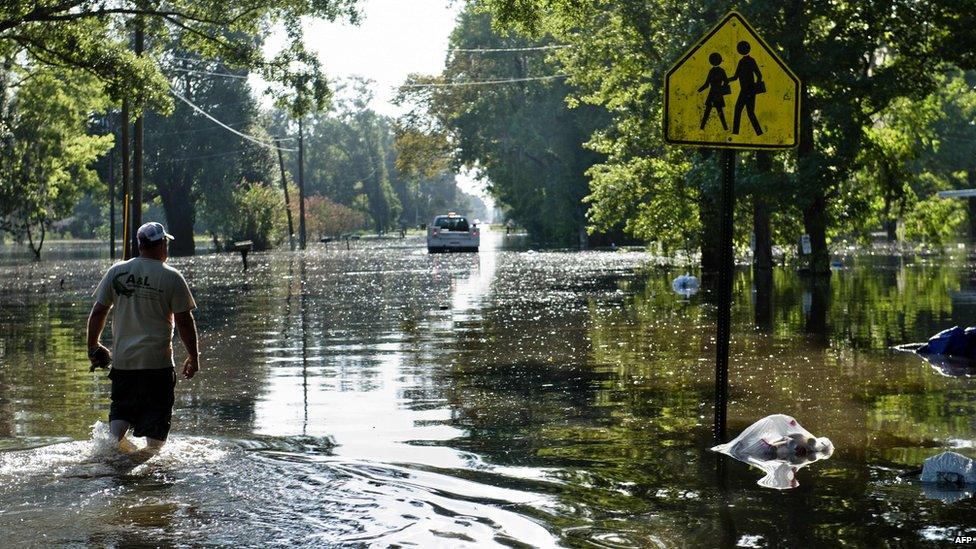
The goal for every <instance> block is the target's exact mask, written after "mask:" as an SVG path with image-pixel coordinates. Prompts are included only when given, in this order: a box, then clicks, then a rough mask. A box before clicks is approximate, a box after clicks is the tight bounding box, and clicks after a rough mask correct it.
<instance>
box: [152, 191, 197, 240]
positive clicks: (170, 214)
mask: <svg viewBox="0 0 976 549" xmlns="http://www.w3.org/2000/svg"><path fill="white" fill-rule="evenodd" d="M186 188H189V186H188V185H186V186H185V185H175V186H174V187H173V188H169V187H165V186H162V185H161V186H160V187H159V198H160V199H161V200H162V202H163V211H164V212H166V228H167V230H168V231H169V232H170V233H171V234H172V235H173V237H174V240H173V241H172V242H170V243H169V253H170V255H173V256H181V255H194V254H195V253H196V243H195V242H194V241H193V223H194V221H196V210H195V209H194V206H193V202H192V201H191V200H190V194H189V193H188V192H185V191H184V190H183V189H186Z"/></svg>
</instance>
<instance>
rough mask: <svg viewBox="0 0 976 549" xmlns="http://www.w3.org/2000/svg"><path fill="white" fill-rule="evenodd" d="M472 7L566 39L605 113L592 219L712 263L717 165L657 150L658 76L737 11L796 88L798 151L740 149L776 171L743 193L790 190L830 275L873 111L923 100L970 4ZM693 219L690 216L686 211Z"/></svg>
mask: <svg viewBox="0 0 976 549" xmlns="http://www.w3.org/2000/svg"><path fill="white" fill-rule="evenodd" d="M478 4H479V5H480V6H481V7H483V8H484V9H486V10H488V11H490V12H491V13H492V14H493V15H494V16H495V17H496V21H498V24H499V25H501V26H504V27H507V28H514V29H517V30H520V31H522V32H524V33H528V34H530V35H535V36H542V35H550V36H553V37H555V38H556V39H557V40H559V41H561V42H565V43H567V44H569V45H571V46H572V47H569V48H564V49H561V50H559V52H558V54H557V55H558V57H559V59H560V61H561V63H562V64H563V66H564V68H565V70H566V71H567V72H568V73H569V74H570V75H571V77H570V79H569V82H570V83H571V84H573V85H574V87H575V90H576V94H575V95H576V97H578V98H579V100H580V101H585V102H590V103H594V104H597V105H603V106H606V107H607V109H608V110H609V111H610V112H611V113H612V116H613V121H612V123H611V124H610V125H608V126H607V127H606V128H603V129H601V130H600V131H598V132H596V133H595V134H594V135H593V136H592V139H591V140H590V145H591V146H593V147H594V148H596V149H597V150H598V151H602V152H605V153H606V154H607V156H608V159H607V161H606V162H605V163H603V164H601V165H599V166H597V167H595V168H594V169H593V170H592V171H591V173H592V174H593V180H592V182H591V190H592V194H591V197H590V200H591V201H592V204H593V211H592V214H591V215H592V218H593V219H594V221H595V222H597V223H598V224H600V223H604V224H605V223H610V222H619V221H626V222H627V223H628V229H629V230H631V231H632V232H634V233H635V234H639V235H641V236H644V237H646V238H652V239H655V240H656V239H659V238H666V237H664V236H661V235H669V234H670V235H682V234H689V233H692V234H698V235H700V237H701V238H700V242H701V245H702V254H703V262H704V261H705V259H706V258H708V257H713V256H714V252H710V251H709V247H710V246H709V243H710V242H714V239H713V238H710V237H708V235H709V231H710V229H709V224H710V223H711V222H712V220H713V219H714V218H715V216H714V215H713V213H712V208H713V207H714V206H713V205H712V200H710V199H709V197H711V196H714V194H715V193H713V192H712V189H711V188H709V186H708V183H707V182H708V181H714V180H715V179H716V178H717V171H716V170H715V169H714V164H713V162H714V160H713V159H712V158H711V156H710V155H709V154H708V153H707V152H706V153H700V152H697V151H683V150H675V149H672V148H670V147H665V146H664V145H663V143H662V140H661V123H660V120H661V106H662V97H661V92H662V87H663V86H662V82H663V78H664V74H665V72H666V71H667V69H668V67H669V66H670V65H671V63H672V62H673V61H674V60H675V59H677V58H678V56H679V55H680V53H681V52H682V51H684V50H685V49H686V48H687V47H688V44H689V42H690V41H691V40H694V39H696V38H697V37H698V36H700V35H702V34H703V33H704V32H706V31H707V29H708V28H709V27H710V26H711V25H712V24H714V23H715V22H717V21H718V20H719V18H720V17H721V15H722V14H723V13H725V12H726V11H727V10H729V9H731V8H733V7H735V8H736V9H738V10H739V11H741V12H743V13H744V15H745V16H746V17H747V18H748V19H749V20H750V21H751V22H752V23H753V24H754V25H755V26H756V27H757V28H758V29H759V31H760V32H761V33H762V34H763V36H764V37H765V38H766V40H767V41H768V42H769V43H771V44H773V46H774V48H777V49H778V52H779V53H780V55H781V56H782V57H783V58H784V59H785V60H786V62H787V64H788V65H789V66H790V67H791V68H792V69H793V70H794V71H795V72H796V73H797V74H798V75H799V77H800V79H801V81H803V88H802V100H801V104H802V109H801V136H800V145H799V148H798V149H797V150H796V151H791V152H788V153H782V154H779V155H776V156H775V157H774V158H771V159H770V158H768V157H764V156H762V155H756V156H752V155H746V156H745V158H744V161H745V162H747V163H750V164H752V165H753V167H752V168H748V169H754V170H757V171H760V172H763V171H770V172H771V173H770V175H771V176H770V177H766V178H757V179H756V181H757V182H759V183H760V185H761V186H760V187H759V188H758V189H749V188H748V187H746V188H745V190H746V191H750V192H753V193H754V194H755V196H760V197H761V196H763V195H762V193H761V192H760V193H756V190H759V191H761V190H762V186H766V187H767V188H768V187H769V186H770V185H773V186H778V187H779V188H788V189H790V190H792V194H791V196H789V198H788V200H787V201H785V202H787V204H784V205H783V206H782V207H785V208H787V210H788V211H787V212H785V213H787V214H788V213H790V211H794V212H796V214H798V216H799V217H800V218H801V219H802V220H803V225H804V231H805V232H806V233H808V234H809V235H810V237H811V241H812V244H813V252H814V253H813V258H812V262H811V267H812V270H813V272H816V273H823V272H828V271H829V256H828V248H827V239H828V235H829V234H830V232H831V231H832V230H834V229H835V228H836V227H837V226H838V224H839V223H840V222H844V223H845V224H846V223H847V222H848V220H846V219H845V216H847V215H848V214H850V213H851V212H854V213H856V212H858V211H860V207H859V206H858V201H859V200H860V196H859V195H858V193H857V190H856V189H853V188H852V187H851V181H852V174H853V172H854V170H855V169H856V167H857V165H858V164H857V163H858V160H859V154H860V151H861V149H862V148H863V147H864V146H865V140H866V139H867V134H866V129H867V128H869V127H870V126H871V123H872V116H873V115H875V114H876V113H878V112H880V111H881V110H883V109H884V108H885V107H886V106H887V105H888V104H889V103H890V102H891V101H892V100H894V99H895V98H898V97H909V98H919V97H923V96H924V95H925V94H927V93H928V92H929V91H931V90H932V89H933V87H934V78H933V77H934V75H936V74H937V73H938V63H939V61H940V60H941V59H944V58H945V52H946V49H945V42H946V33H949V32H952V29H958V30H960V31H963V29H960V27H959V25H958V20H959V19H960V18H962V19H966V18H968V19H971V18H972V16H971V12H972V8H973V2H972V1H971V0H966V1H964V2H958V3H949V2H943V1H936V0H933V1H924V2H917V1H900V0H877V1H869V2H809V1H801V0H790V1H786V2H767V1H760V0H753V1H747V2H737V3H732V2H726V1H706V2H697V3H686V2H674V1H670V0H657V1H654V2H644V1H630V0H623V1H619V2H612V3H611V2H607V3H580V2H575V1H573V0H554V1H550V0H482V1H480V2H478ZM923 22H924V24H923ZM964 32H967V33H971V32H972V31H971V30H970V31H964ZM966 40H971V37H967V38H966ZM763 179H764V180H765V183H762V182H761V181H762V180H763ZM777 202H779V201H777ZM853 206H857V207H853ZM694 211H697V212H698V215H697V216H696V215H689V214H691V213H692V212H694ZM773 217H774V218H775V212H774V214H773ZM706 263H707V262H706Z"/></svg>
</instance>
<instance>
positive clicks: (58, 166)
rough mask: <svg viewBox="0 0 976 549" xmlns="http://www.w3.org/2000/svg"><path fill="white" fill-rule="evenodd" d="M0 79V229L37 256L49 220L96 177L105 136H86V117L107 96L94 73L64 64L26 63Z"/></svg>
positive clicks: (107, 145) (65, 213)
mask: <svg viewBox="0 0 976 549" xmlns="http://www.w3.org/2000/svg"><path fill="white" fill-rule="evenodd" d="M3 80H4V82H3V83H4V84H5V86H3V89H0V94H2V95H3V96H4V102H3V111H2V113H0V114H2V117H3V119H2V122H3V124H2V128H3V135H2V136H0V137H2V139H0V230H4V231H8V232H11V233H13V235H14V236H15V237H16V238H26V240H27V241H28V243H29V244H30V247H31V249H32V250H33V252H34V256H35V258H36V259H40V258H41V249H42V247H43V245H44V239H45V235H46V233H47V230H48V229H49V228H50V226H51V224H52V223H53V222H54V221H56V220H59V219H62V218H64V217H67V216H68V215H69V214H70V213H71V211H72V209H73V208H74V206H75V204H76V203H77V202H78V201H79V200H80V198H81V197H82V196H83V195H84V193H85V192H86V191H88V190H90V189H93V188H94V187H96V186H97V185H98V183H99V180H98V175H97V174H96V172H95V171H94V169H93V168H92V164H93V163H94V161H95V160H96V159H97V158H98V157H99V156H100V155H102V154H104V153H105V152H106V151H108V149H109V148H111V146H112V137H111V136H97V135H89V134H88V121H89V116H91V115H92V114H93V113H98V112H103V111H104V110H105V109H106V108H107V106H108V97H107V96H106V94H105V92H104V87H103V86H102V84H101V83H100V82H99V81H98V80H96V79H95V78H94V77H92V76H91V75H89V74H85V73H83V72H81V71H76V70H70V69H56V68H50V67H40V66H36V65H28V66H26V67H17V68H16V69H11V70H8V71H6V72H5V74H4V75H3ZM8 94H9V96H8Z"/></svg>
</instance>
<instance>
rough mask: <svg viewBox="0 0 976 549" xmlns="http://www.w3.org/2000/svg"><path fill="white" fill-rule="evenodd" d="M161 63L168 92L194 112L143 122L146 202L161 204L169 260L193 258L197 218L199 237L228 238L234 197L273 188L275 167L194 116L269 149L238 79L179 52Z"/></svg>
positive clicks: (218, 65)
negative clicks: (203, 231) (256, 187)
mask: <svg viewBox="0 0 976 549" xmlns="http://www.w3.org/2000/svg"><path fill="white" fill-rule="evenodd" d="M168 58H169V65H167V67H166V69H165V71H166V72H167V73H168V74H169V80H170V86H171V87H172V89H173V90H174V91H175V92H176V93H178V94H179V95H180V96H181V97H182V98H185V99H186V100H187V101H188V102H189V103H192V104H193V106H191V105H190V104H189V103H186V102H184V101H183V100H178V101H177V102H176V104H175V107H174V109H173V111H172V113H171V114H168V115H167V114H160V113H156V112H150V113H149V114H148V116H147V119H146V125H147V127H148V128H149V130H147V132H146V137H145V143H146V159H145V166H146V180H147V182H149V183H150V184H151V192H149V193H147V195H148V196H150V197H151V196H154V195H155V196H159V198H160V200H161V202H162V205H163V209H164V210H165V212H166V221H167V227H168V228H169V230H170V232H171V233H172V234H173V236H174V237H175V240H174V241H173V243H172V244H171V251H172V253H173V254H174V255H192V254H193V253H194V251H195V245H194V240H193V235H194V228H195V227H196V226H197V220H198V217H199V214H200V213H203V214H204V216H205V219H204V220H203V221H204V223H203V224H202V225H201V226H199V227H197V228H198V229H199V228H202V227H203V226H205V227H207V228H208V229H210V230H211V232H212V233H214V234H221V235H222V236H228V235H226V234H224V233H226V232H227V229H226V228H227V227H229V226H230V225H232V223H231V221H232V220H233V218H234V217H235V216H237V214H238V211H237V208H236V201H235V198H234V197H235V195H234V191H235V189H236V188H237V187H239V186H241V185H245V186H246V185H252V184H271V183H273V182H274V181H276V177H277V176H276V174H277V162H276V157H275V156H274V153H273V151H272V150H270V149H269V148H268V147H267V146H262V145H260V144H257V143H254V142H253V141H250V140H248V139H245V138H243V137H240V136H239V135H236V134H234V133H232V132H231V131H229V130H228V129H226V128H224V127H221V126H220V125H218V124H217V123H216V122H214V121H213V120H212V119H210V118H208V117H207V116H204V115H203V114H202V113H201V111H202V112H205V113H207V114H208V115H210V116H212V117H213V118H215V119H217V120H220V121H222V122H224V123H227V124H228V125H229V126H230V127H231V128H233V129H234V130H236V131H238V132H241V133H244V134H247V135H251V136H255V137H256V138H257V139H258V140H261V141H262V142H264V143H267V144H270V143H271V142H272V140H271V138H270V136H269V135H268V134H267V131H266V130H265V129H264V125H263V123H262V120H261V119H260V117H259V110H258V105H257V101H256V99H255V98H254V97H253V95H252V92H251V88H250V86H249V85H248V83H247V81H246V80H245V79H244V77H245V76H246V75H245V73H244V71H241V70H237V69H233V68H232V67H229V66H227V65H226V64H224V63H222V62H219V61H213V60H206V59H203V58H201V57H199V56H196V55H194V54H192V52H188V51H186V50H180V49H176V50H173V51H172V52H171V53H170V54H169V55H168ZM235 76H236V78H235ZM198 109H199V110H198Z"/></svg>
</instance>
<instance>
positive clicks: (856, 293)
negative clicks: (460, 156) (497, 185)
mask: <svg viewBox="0 0 976 549" xmlns="http://www.w3.org/2000/svg"><path fill="white" fill-rule="evenodd" d="M502 241H503V237H502V236H500V235H496V234H492V233H486V234H485V235H484V237H483V244H482V248H483V249H482V252H481V253H479V254H455V255H433V256H431V255H428V254H427V253H426V249H425V248H424V246H423V242H422V241H421V240H420V239H416V238H408V239H405V240H389V241H379V242H366V241H361V242H354V243H353V244H352V249H351V250H349V251H347V250H346V249H345V247H344V246H343V247H339V248H337V247H333V248H330V249H325V248H322V247H321V245H319V244H316V245H315V246H314V249H312V250H310V251H308V252H306V253H304V254H298V253H294V254H292V253H287V252H275V253H266V254H252V255H251V257H250V265H251V269H250V270H249V271H248V272H247V273H244V274H242V273H241V272H240V260H239V258H238V257H237V256H235V255H231V254H223V255H207V256H198V257H195V258H176V259H172V260H171V263H172V264H173V265H174V266H176V267H177V268H179V269H181V270H182V271H183V273H184V274H185V276H186V278H187V280H188V281H189V283H190V286H191V288H192V289H193V291H194V293H195V296H196V298H197V301H198V303H199V305H200V307H199V309H198V310H197V315H196V316H197V320H198V324H199V328H200V332H201V342H202V346H203V351H202V367H203V370H202V371H201V373H200V374H199V376H198V377H197V378H195V379H193V380H192V381H185V380H181V381H180V382H179V384H178V386H177V402H176V408H175V411H174V427H173V432H172V433H171V436H170V440H169V442H168V444H167V446H166V447H165V449H164V450H163V452H162V454H161V455H159V456H157V457H155V458H153V459H151V460H150V461H148V462H147V463H145V464H143V465H140V466H138V467H136V468H134V469H131V470H119V469H115V468H112V467H109V466H106V465H105V464H104V463H102V462H101V461H100V460H99V459H98V452H97V446H98V444H97V443H98V440H97V439H98V437H97V436H96V437H95V439H94V440H93V435H92V426H93V425H95V424H96V422H98V421H105V420H106V418H107V414H108V397H109V381H108V380H107V378H106V376H105V373H104V372H97V373H89V372H88V366H87V359H86V356H85V341H84V330H85V327H84V322H85V319H86V317H87V313H88V310H89V309H90V306H91V300H90V298H89V295H90V293H91V291H92V289H93V287H94V285H95V284H96V282H97V280H98V278H99V276H100V274H101V272H102V271H103V270H104V269H105V268H107V267H108V266H109V264H110V262H109V261H108V260H107V259H97V260H94V259H90V258H89V259H84V258H83V256H84V254H80V253H76V252H72V253H67V252H65V253H63V254H61V255H59V253H60V252H57V251H56V252H55V253H54V254H52V256H51V258H50V259H48V260H46V261H44V262H41V263H31V262H29V261H27V260H26V259H24V258H23V257H22V256H19V255H17V254H13V253H8V254H0V255H2V256H3V259H2V264H0V546H3V547H9V546H11V545H12V544H15V543H16V544H18V545H23V544H27V545H35V546H49V545H98V546H101V545H125V544H132V543H148V544H152V545H159V546H175V545H235V546H262V547H265V546H293V545H309V546H333V545H351V546H389V545H400V546H416V547H437V546H442V547H463V546H491V545H503V546H532V547H550V546H571V547H572V546H589V547H593V546H596V547H631V546H641V547H648V546H662V547H675V546H720V545H723V546H735V545H739V546H744V547H767V546H813V545H844V544H846V545H855V546H878V545H894V546H900V545H915V544H918V543H922V542H933V543H935V542H940V541H942V542H944V541H949V542H952V541H953V539H954V537H955V536H964V535H968V536H973V535H976V499H973V498H972V497H967V496H971V494H970V493H967V492H962V493H954V494H949V495H948V496H947V495H946V494H939V493H937V492H934V491H932V490H929V489H927V488H926V487H923V486H922V485H920V484H919V483H917V482H916V481H912V480H908V479H902V478H900V477H899V473H902V472H905V471H908V470H910V469H913V468H916V467H920V466H921V463H922V461H923V460H924V459H925V458H926V457H928V456H930V455H933V454H936V453H938V452H940V451H942V450H943V449H954V450H956V451H958V452H961V453H964V454H966V455H968V456H970V457H976V447H974V446H976V381H974V377H970V376H967V375H966V374H969V373H970V372H969V371H968V370H966V369H965V368H962V369H961V370H960V369H945V370H943V369H938V368H936V367H933V366H931V365H929V364H928V363H926V362H924V361H923V360H921V359H920V358H919V357H917V356H915V355H912V354H908V353H900V352H896V351H894V350H892V349H891V346H893V345H896V344H900V343H905V342H913V341H922V340H924V339H925V338H926V337H928V336H929V335H930V334H932V333H934V332H936V331H938V330H940V329H943V328H947V327H950V326H952V325H954V324H959V325H968V324H974V323H976V322H974V319H976V259H974V258H972V257H967V256H966V254H964V253H962V254H957V255H951V256H943V257H934V258H918V257H916V258H897V257H884V256H867V255H864V256H859V257H856V258H846V259H845V267H844V268H842V269H840V270H837V271H835V272H834V275H833V276H832V277H831V278H830V280H829V282H825V283H821V284H816V283H813V282H811V281H809V280H805V279H801V278H799V277H798V276H797V275H796V274H794V272H793V271H792V270H791V269H786V268H777V270H776V271H775V272H774V273H773V279H772V280H771V281H769V280H766V281H762V280H760V281H758V282H759V283H758V284H757V283H756V281H754V280H753V279H752V277H751V275H750V273H749V271H748V270H747V269H745V268H743V269H741V270H740V271H739V272H738V273H737V275H736V278H735V305H734V311H733V322H734V324H733V341H732V358H731V360H730V375H729V377H730V383H731V385H730V403H729V408H728V415H729V428H728V432H729V438H731V437H733V436H735V435H736V434H738V433H739V432H740V431H741V430H742V429H743V428H745V427H746V426H748V425H749V424H750V423H752V422H753V421H755V420H756V419H759V418H761V417H764V416H766V415H768V414H773V413H785V414H789V415H792V416H794V417H795V418H796V419H797V420H798V421H799V422H800V423H801V424H802V425H803V426H804V427H805V428H807V429H808V430H810V431H811V432H813V433H814V434H816V435H817V436H827V437H829V438H830V439H831V440H832V441H833V443H834V445H835V447H836V450H835V452H834V454H833V456H832V457H830V458H829V459H827V460H823V461H818V462H816V463H813V464H812V465H810V466H808V467H806V468H803V469H802V470H800V471H799V472H797V473H796V483H797V485H796V487H795V488H792V489H788V490H772V489H768V488H764V487H762V486H759V485H758V484H757V481H758V480H759V479H760V478H761V477H762V473H761V472H760V471H758V470H757V469H755V468H750V467H749V466H747V465H746V464H743V463H739V462H737V461H732V460H730V459H729V458H728V457H726V456H722V455H719V454H716V453H713V452H710V451H708V448H709V447H710V446H712V445H713V444H714V442H713V440H712V424H711V421H712V417H713V408H712V405H711V402H712V398H713V390H714V387H713V383H714V370H713V368H714V366H713V364H714V362H713V361H714V357H713V353H714V341H713V337H714V331H715V327H714V317H715V309H714V306H713V305H712V304H711V303H710V299H711V298H710V296H709V293H708V292H707V291H706V292H702V293H699V294H698V295H695V296H693V297H691V298H690V299H685V298H683V297H681V296H679V295H676V294H675V293H674V292H673V291H672V290H671V280H672V279H673V278H674V277H675V276H676V275H678V274H682V273H683V272H684V271H683V270H681V269H679V268H676V267H668V266H666V265H664V264H662V263H661V262H660V261H658V260H656V259H655V258H654V257H652V256H650V255H649V254H647V253H643V252H634V251H589V252H570V251H546V250H529V249H525V248H524V247H518V246H516V247H513V248H511V249H510V248H509V247H508V246H506V245H504V243H503V242H502ZM333 246H334V245H333ZM62 280H63V285H62ZM176 346H177V348H178V351H177V355H178V356H177V358H178V360H181V359H182V356H183V353H182V347H181V346H180V345H179V344H177V345H176ZM939 496H941V497H939Z"/></svg>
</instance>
